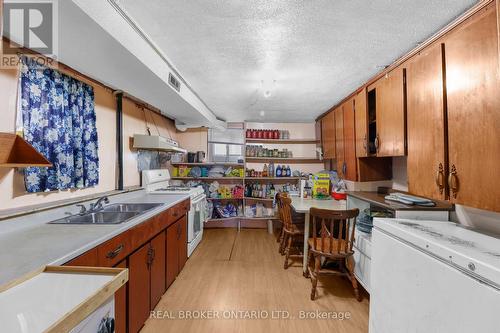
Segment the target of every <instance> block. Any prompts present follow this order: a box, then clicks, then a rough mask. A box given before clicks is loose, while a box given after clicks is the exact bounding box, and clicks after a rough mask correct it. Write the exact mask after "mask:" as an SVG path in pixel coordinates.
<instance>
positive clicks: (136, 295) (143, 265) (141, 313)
mask: <svg viewBox="0 0 500 333" xmlns="http://www.w3.org/2000/svg"><path fill="white" fill-rule="evenodd" d="M148 251H149V243H148V244H145V245H143V246H142V247H141V248H140V249H139V250H137V251H136V252H134V253H133V254H132V255H131V256H130V257H129V259H128V260H129V281H128V291H129V292H128V300H129V302H128V309H129V311H128V331H129V333H136V332H139V330H140V329H141V327H142V326H143V325H144V322H145V321H146V319H148V316H149V309H150V297H149V295H150V290H151V283H150V272H149V267H148V261H149V254H148V253H149V252H148Z"/></svg>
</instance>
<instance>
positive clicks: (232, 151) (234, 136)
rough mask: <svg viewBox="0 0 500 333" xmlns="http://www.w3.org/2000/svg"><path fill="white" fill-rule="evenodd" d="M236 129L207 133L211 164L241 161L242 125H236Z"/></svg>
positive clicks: (212, 130)
mask: <svg viewBox="0 0 500 333" xmlns="http://www.w3.org/2000/svg"><path fill="white" fill-rule="evenodd" d="M230 126H231V125H230ZM233 126H234V125H233ZM237 127H238V128H228V129H226V130H218V129H210V130H209V131H208V150H209V156H210V160H211V161H212V162H232V163H236V162H238V160H243V154H244V147H245V137H244V130H243V125H242V124H241V125H239V124H238V125H237Z"/></svg>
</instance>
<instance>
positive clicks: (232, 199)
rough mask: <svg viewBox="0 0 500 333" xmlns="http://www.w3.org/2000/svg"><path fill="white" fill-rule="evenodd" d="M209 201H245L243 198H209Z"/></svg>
mask: <svg viewBox="0 0 500 333" xmlns="http://www.w3.org/2000/svg"><path fill="white" fill-rule="evenodd" d="M207 200H208V201H236V200H243V198H207Z"/></svg>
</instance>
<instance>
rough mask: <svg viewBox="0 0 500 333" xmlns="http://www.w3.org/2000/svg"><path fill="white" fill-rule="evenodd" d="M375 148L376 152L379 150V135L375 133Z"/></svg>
mask: <svg viewBox="0 0 500 333" xmlns="http://www.w3.org/2000/svg"><path fill="white" fill-rule="evenodd" d="M375 149H377V153H378V151H379V150H380V137H379V135H378V134H377V137H376V138H375Z"/></svg>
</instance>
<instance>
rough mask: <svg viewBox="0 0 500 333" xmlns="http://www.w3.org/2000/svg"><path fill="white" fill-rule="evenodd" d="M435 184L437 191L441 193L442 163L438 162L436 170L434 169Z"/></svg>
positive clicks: (442, 179)
mask: <svg viewBox="0 0 500 333" xmlns="http://www.w3.org/2000/svg"><path fill="white" fill-rule="evenodd" d="M436 185H437V186H438V187H439V193H441V194H443V190H444V168H443V164H442V163H439V166H438V170H437V171H436Z"/></svg>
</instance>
